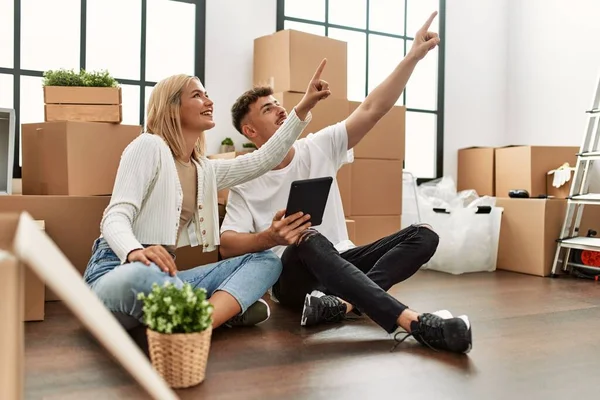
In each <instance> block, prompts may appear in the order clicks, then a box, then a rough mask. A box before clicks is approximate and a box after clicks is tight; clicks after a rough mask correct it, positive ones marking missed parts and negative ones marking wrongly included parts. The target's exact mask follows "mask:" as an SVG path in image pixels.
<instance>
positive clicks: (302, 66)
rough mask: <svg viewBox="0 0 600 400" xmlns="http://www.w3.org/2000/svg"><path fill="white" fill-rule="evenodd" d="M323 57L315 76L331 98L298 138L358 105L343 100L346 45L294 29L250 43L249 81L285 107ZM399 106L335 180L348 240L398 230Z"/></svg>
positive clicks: (401, 109)
mask: <svg viewBox="0 0 600 400" xmlns="http://www.w3.org/2000/svg"><path fill="white" fill-rule="evenodd" d="M323 58H327V65H326V67H325V70H324V71H323V74H322V76H321V78H322V79H323V80H325V81H327V82H328V83H329V87H330V89H331V96H330V97H329V98H328V99H327V100H325V101H323V102H320V103H319V104H317V106H316V107H315V108H314V109H313V110H312V114H313V119H312V121H311V123H310V124H309V125H308V126H307V127H306V129H305V131H304V132H303V134H302V137H304V136H306V135H308V134H310V133H316V132H317V131H319V130H320V129H323V128H325V127H327V126H330V125H333V124H336V123H338V122H340V121H343V120H344V119H346V118H347V117H348V115H349V114H350V113H351V112H352V111H354V110H355V109H356V108H357V107H358V106H359V105H360V103H357V102H351V101H348V96H347V93H348V90H347V88H348V72H347V71H348V55H347V43H346V42H343V41H339V40H335V39H331V38H329V37H323V36H318V35H313V34H309V33H305V32H298V31H294V30H284V31H279V32H277V33H275V34H272V35H267V36H263V37H260V38H257V39H256V40H255V41H254V79H253V80H254V85H269V86H271V87H272V88H273V90H274V92H275V94H274V97H275V98H277V99H278V100H279V102H280V103H281V105H282V106H283V107H285V108H286V109H287V110H290V109H291V108H292V107H294V106H295V105H296V104H298V102H299V101H300V99H301V98H302V96H303V95H304V92H305V91H306V88H307V86H308V83H309V82H310V79H311V77H312V76H313V74H314V72H315V70H316V68H317V66H318V65H319V64H320V62H321V60H323ZM404 126H405V108H404V107H394V108H393V109H392V110H391V111H390V112H389V113H388V114H387V115H386V116H385V117H384V118H383V119H382V120H381V121H380V122H379V123H378V124H377V125H376V126H375V128H374V129H373V130H372V131H371V132H369V133H368V135H367V136H366V137H365V138H364V139H363V140H362V141H361V142H360V143H359V144H358V145H357V146H356V147H355V148H354V158H355V160H354V162H353V163H351V164H348V165H345V166H343V167H342V168H341V169H340V171H339V173H338V175H337V182H338V185H339V189H340V192H341V197H342V203H343V206H344V213H345V215H346V217H347V221H346V222H347V226H348V231H349V235H350V238H351V240H353V241H354V242H355V243H356V244H358V245H362V244H366V243H369V242H371V241H374V240H376V239H379V238H381V237H383V236H385V235H388V234H391V233H393V232H395V231H397V230H399V229H400V215H401V211H402V167H403V160H404V137H405V135H404Z"/></svg>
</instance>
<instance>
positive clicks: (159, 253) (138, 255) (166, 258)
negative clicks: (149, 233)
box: [127, 246, 177, 276]
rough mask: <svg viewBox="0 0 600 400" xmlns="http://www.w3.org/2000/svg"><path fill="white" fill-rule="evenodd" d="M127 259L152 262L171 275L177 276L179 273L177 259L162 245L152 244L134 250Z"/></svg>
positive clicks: (145, 262) (146, 262)
mask: <svg viewBox="0 0 600 400" xmlns="http://www.w3.org/2000/svg"><path fill="white" fill-rule="evenodd" d="M127 261H129V262H135V261H139V262H141V263H144V264H146V265H148V266H149V265H150V263H151V262H153V263H154V264H156V265H158V268H160V269H162V270H163V271H165V272H166V273H168V274H169V275H171V276H175V274H176V273H177V266H176V265H175V260H173V257H171V255H170V254H169V252H168V251H167V250H165V248H164V247H162V246H150V247H146V248H145V249H138V250H134V251H132V252H131V253H129V255H128V256H127Z"/></svg>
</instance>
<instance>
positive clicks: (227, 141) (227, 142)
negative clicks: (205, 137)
mask: <svg viewBox="0 0 600 400" xmlns="http://www.w3.org/2000/svg"><path fill="white" fill-rule="evenodd" d="M221 145H223V146H233V140H231V138H229V137H227V138H225V139H223V141H222V142H221Z"/></svg>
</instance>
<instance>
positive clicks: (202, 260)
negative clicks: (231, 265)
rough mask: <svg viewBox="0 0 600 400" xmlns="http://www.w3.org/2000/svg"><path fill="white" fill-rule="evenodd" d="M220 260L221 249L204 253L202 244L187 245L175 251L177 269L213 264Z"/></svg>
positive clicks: (183, 269) (182, 269)
mask: <svg viewBox="0 0 600 400" xmlns="http://www.w3.org/2000/svg"><path fill="white" fill-rule="evenodd" d="M217 261H219V250H215V251H211V252H210V253H204V252H203V251H202V246H195V247H190V246H185V247H180V248H178V249H177V250H176V251H175V264H176V265H177V269H178V270H180V271H185V270H188V269H192V268H195V267H198V266H200V265H206V264H212V263H215V262H217Z"/></svg>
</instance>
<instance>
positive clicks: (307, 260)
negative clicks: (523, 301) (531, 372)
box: [220, 13, 471, 353]
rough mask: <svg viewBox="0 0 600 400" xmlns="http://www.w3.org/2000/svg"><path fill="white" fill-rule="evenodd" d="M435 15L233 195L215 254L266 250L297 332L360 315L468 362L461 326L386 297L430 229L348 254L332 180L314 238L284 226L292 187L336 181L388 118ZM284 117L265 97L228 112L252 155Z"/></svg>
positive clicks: (255, 95) (416, 264)
mask: <svg viewBox="0 0 600 400" xmlns="http://www.w3.org/2000/svg"><path fill="white" fill-rule="evenodd" d="M436 15H437V13H433V14H432V15H431V17H430V18H429V19H428V20H427V22H426V23H425V25H424V26H423V27H422V28H421V29H420V30H419V32H417V35H416V36H415V40H414V42H413V46H412V48H411V50H410V52H409V53H408V54H407V56H406V57H405V58H404V60H402V61H401V62H400V64H399V65H398V66H397V67H396V68H395V70H394V71H393V72H392V73H391V74H390V75H389V76H388V77H387V78H386V79H385V80H384V81H383V82H382V83H381V84H380V85H379V86H378V87H377V88H375V89H374V90H373V91H372V93H370V94H369V96H368V97H367V98H366V99H365V101H364V102H363V103H362V104H361V105H360V106H359V107H358V108H357V109H356V110H355V111H354V112H353V113H352V114H351V115H350V116H349V117H348V118H347V119H346V120H345V121H341V122H339V123H337V124H334V125H332V126H329V127H327V128H324V129H322V130H321V131H319V132H317V133H316V134H311V135H309V136H308V137H306V138H304V139H300V140H298V141H297V142H296V144H295V145H294V146H293V147H292V149H291V150H290V152H289V153H288V155H287V156H286V158H285V159H284V161H283V162H282V163H281V164H280V165H279V166H278V167H276V168H275V169H274V170H272V171H270V172H268V173H266V174H265V175H263V176H262V177H260V178H257V179H254V180H252V181H250V182H247V183H245V184H243V185H239V186H237V187H233V188H231V190H230V195H229V201H228V204H227V214H226V217H225V220H224V221H223V224H222V228H221V247H220V251H221V254H222V256H223V257H225V258H228V257H233V256H237V255H240V254H245V253H252V252H257V251H263V250H266V249H273V251H274V252H275V253H276V254H277V255H279V256H280V257H281V259H282V263H283V272H282V274H281V276H280V278H279V280H278V281H277V283H276V284H275V285H274V286H273V294H274V296H275V297H276V299H277V300H278V301H279V302H280V303H281V304H282V305H283V306H285V307H288V308H292V309H297V310H302V318H301V324H302V325H315V324H318V323H322V322H338V321H342V320H343V319H344V318H345V316H346V314H347V313H349V312H351V311H356V312H357V313H359V314H360V312H364V313H365V314H367V315H368V316H369V317H370V318H371V319H373V320H374V321H375V322H376V323H377V324H379V325H380V326H381V327H382V328H383V329H385V330H386V331H387V332H388V333H392V332H394V331H396V329H398V326H400V327H402V328H403V329H405V330H406V333H407V335H406V336H404V338H402V339H401V340H397V341H398V342H401V341H403V340H404V339H405V338H406V337H408V336H411V335H412V336H413V337H414V338H415V339H416V340H417V341H419V342H420V343H422V344H424V345H427V346H429V347H431V348H434V349H443V350H448V351H453V352H458V353H466V352H468V351H469V350H470V349H471V327H470V325H469V320H468V318H467V317H466V316H461V317H458V318H454V317H452V314H450V313H449V312H448V311H441V312H438V313H434V314H428V313H427V314H419V313H417V312H415V311H413V310H410V309H409V308H408V307H406V306H405V305H403V304H402V303H400V302H399V301H398V300H396V299H395V298H394V297H392V296H391V295H389V294H388V293H387V291H388V290H389V289H390V288H391V287H392V286H393V285H395V284H396V283H399V282H402V281H404V280H406V279H407V278H409V277H410V276H412V275H413V274H414V273H415V272H416V271H417V270H418V269H419V268H420V267H421V266H422V265H423V264H425V263H426V262H427V261H428V260H429V259H430V258H431V256H432V255H433V254H434V252H435V250H436V248H437V245H438V236H437V235H436V234H435V233H434V232H433V231H432V230H431V229H430V228H429V227H428V226H426V225H415V226H410V227H408V228H406V229H403V230H401V231H400V232H397V233H395V234H393V235H390V236H388V237H385V238H382V239H380V240H378V241H376V242H375V243H372V244H369V245H366V246H360V247H355V246H354V245H353V244H352V243H351V242H350V241H349V240H348V233H347V230H346V224H345V218H344V212H343V207H342V203H341V198H340V193H339V189H338V186H337V182H336V181H335V180H334V182H333V185H332V187H331V191H330V195H329V199H328V203H327V206H326V208H325V215H324V219H323V222H322V224H321V225H319V227H318V228H317V230H315V229H312V228H310V216H309V215H302V213H298V214H295V215H291V216H288V217H286V218H283V217H284V215H285V210H282V208H284V207H285V206H286V202H287V195H288V193H289V187H290V184H291V182H292V181H294V180H299V179H308V178H316V177H323V176H332V177H335V176H336V175H337V171H338V169H339V168H340V167H341V166H342V165H343V164H344V163H346V162H349V161H351V160H350V159H351V158H352V152H351V149H352V148H353V147H354V146H356V144H358V143H359V142H360V140H361V139H362V138H363V137H364V136H365V135H366V134H367V132H369V131H370V130H371V128H372V127H373V126H374V125H375V124H376V123H377V121H379V120H380V119H381V118H382V117H383V116H384V115H385V114H386V113H387V112H388V111H389V110H390V109H391V108H392V106H393V105H394V104H395V103H396V101H397V100H398V98H399V97H400V95H401V94H402V92H403V90H404V87H405V86H406V83H407V81H408V79H409V77H410V75H411V74H412V71H413V70H414V68H415V67H416V65H417V63H418V61H419V60H421V59H422V58H424V57H425V56H426V54H427V53H428V52H429V51H430V50H432V49H433V48H435V47H436V46H437V45H438V43H439V37H438V35H437V34H436V33H432V32H428V29H429V26H430V25H431V22H432V21H433V19H434V18H435V16H436ZM286 116H287V114H286V111H285V110H284V109H283V108H282V107H280V106H279V104H278V102H277V100H275V98H274V97H273V96H272V90H271V89H270V88H264V87H263V88H255V89H253V90H250V91H248V92H246V93H244V94H243V95H242V96H241V97H240V98H239V99H238V100H237V101H236V103H235V104H234V106H233V107H232V119H233V124H234V125H235V127H236V129H237V130H238V131H239V132H241V133H242V134H243V135H244V136H246V137H247V138H248V139H249V140H251V141H252V142H253V143H254V144H256V146H257V147H260V146H262V145H264V144H265V143H266V142H267V141H268V140H269V138H270V137H271V136H272V135H273V134H274V133H275V131H276V130H277V127H278V126H279V125H280V124H281V123H282V122H283V121H284V120H285V118H286ZM349 153H350V154H349ZM277 210H279V211H277ZM273 214H275V216H274V217H273ZM334 244H335V245H334ZM400 333H403V332H398V333H397V334H396V336H394V338H396V337H397V335H398V334H400Z"/></svg>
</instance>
